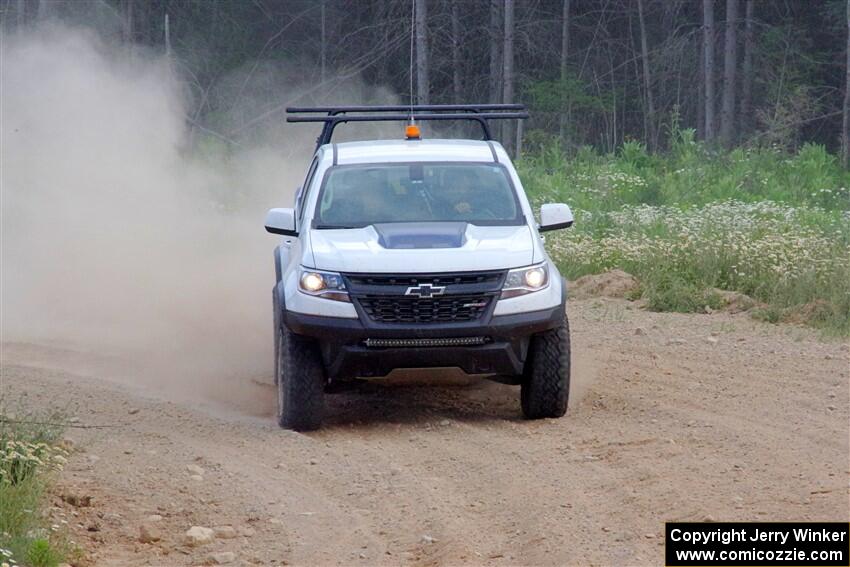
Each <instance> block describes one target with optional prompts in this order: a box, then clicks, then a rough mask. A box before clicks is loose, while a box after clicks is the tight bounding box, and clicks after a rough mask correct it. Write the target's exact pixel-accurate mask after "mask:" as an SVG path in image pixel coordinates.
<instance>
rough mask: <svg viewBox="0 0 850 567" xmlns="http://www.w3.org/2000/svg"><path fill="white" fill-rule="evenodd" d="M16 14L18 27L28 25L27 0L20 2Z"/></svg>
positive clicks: (19, 0)
mask: <svg viewBox="0 0 850 567" xmlns="http://www.w3.org/2000/svg"><path fill="white" fill-rule="evenodd" d="M15 12H16V15H17V19H18V27H19V28H22V27H24V26H25V25H26V23H27V0H18V6H17V9H16V10H15Z"/></svg>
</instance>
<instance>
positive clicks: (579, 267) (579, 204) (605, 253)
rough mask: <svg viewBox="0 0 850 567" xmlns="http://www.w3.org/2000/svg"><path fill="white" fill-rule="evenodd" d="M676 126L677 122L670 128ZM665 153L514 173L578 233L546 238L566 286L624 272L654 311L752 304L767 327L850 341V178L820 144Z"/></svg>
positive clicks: (681, 139) (551, 152) (633, 145)
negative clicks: (739, 299) (728, 301)
mask: <svg viewBox="0 0 850 567" xmlns="http://www.w3.org/2000/svg"><path fill="white" fill-rule="evenodd" d="M674 124H675V123H674ZM671 130H672V131H671V146H670V151H669V153H668V154H667V155H663V156H662V155H649V154H647V152H646V150H645V148H644V146H643V145H642V144H640V143H638V142H627V143H626V144H624V145H623V147H622V148H621V149H620V150H619V151H618V152H617V153H616V154H610V155H599V154H597V153H595V152H593V151H592V150H589V149H584V150H582V151H579V152H578V153H577V154H576V155H575V157H573V158H572V159H568V158H567V157H565V156H564V154H563V153H562V152H561V151H560V149H559V148H558V147H557V146H555V145H552V146H547V147H543V148H541V151H539V152H536V153H534V154H530V155H527V156H525V157H524V158H523V160H521V161H520V162H519V163H518V164H517V167H518V169H519V172H520V176H521V177H522V179H523V183H524V185H525V187H526V190H527V192H528V193H529V196H530V198H531V200H532V201H533V203H534V204H535V208H537V206H539V205H540V204H541V203H543V202H547V201H548V202H551V201H562V202H566V203H569V204H570V205H571V206H572V207H573V209H574V212H575V214H576V224H575V226H574V227H573V228H571V229H569V230H567V231H561V232H558V233H554V234H553V235H551V236H547V247H548V249H549V251H550V254H551V255H552V257H553V258H554V259H555V261H556V262H557V263H558V264H559V267H560V268H561V271H562V272H563V273H564V274H565V275H566V276H567V277H569V278H575V277H579V276H582V275H585V274H592V273H599V272H602V271H605V270H609V269H613V268H621V269H623V270H625V271H627V272H629V273H632V274H633V275H635V276H636V277H638V278H639V279H640V281H641V288H642V289H641V293H642V296H643V298H644V299H645V300H646V302H647V306H648V308H650V309H655V310H660V311H682V312H704V311H706V307H708V308H709V309H717V308H718V307H720V306H721V304H722V298H721V297H720V296H719V295H718V293H717V292H716V291H714V290H715V289H719V290H728V291H736V292H740V293H743V294H747V295H748V296H750V297H752V298H753V300H754V301H757V302H759V303H760V304H764V305H765V307H762V308H760V309H759V310H758V311H757V316H759V317H760V318H764V319H765V320H770V321H789V322H797V323H807V324H810V325H813V326H816V327H819V328H822V329H824V330H826V331H827V332H829V333H833V334H839V335H844V336H846V335H850V193H849V192H848V187H850V176H848V173H847V172H846V171H844V170H842V169H841V167H840V166H839V164H838V163H837V160H836V159H835V156H833V155H831V154H830V153H828V152H827V151H826V150H825V149H824V148H823V147H822V146H817V145H813V144H806V145H804V146H803V147H801V148H800V150H799V151H798V152H797V153H795V154H788V153H784V152H781V151H778V150H776V149H772V148H738V149H734V150H732V151H730V152H728V153H716V152H713V151H711V150H709V149H708V148H706V147H704V146H703V145H702V144H700V143H699V142H696V141H695V140H694V132H693V131H692V130H678V129H676V128H675V127H673V128H671Z"/></svg>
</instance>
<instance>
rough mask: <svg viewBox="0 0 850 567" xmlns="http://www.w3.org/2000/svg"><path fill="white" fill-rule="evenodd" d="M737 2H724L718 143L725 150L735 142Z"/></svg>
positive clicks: (730, 0)
mask: <svg viewBox="0 0 850 567" xmlns="http://www.w3.org/2000/svg"><path fill="white" fill-rule="evenodd" d="M737 27H738V0H726V40H725V42H724V44H723V52H724V56H723V108H722V110H721V112H720V141H721V142H722V143H723V145H724V146H726V147H727V148H729V147H731V146H732V144H733V143H734V142H735V87H736V84H737V83H736V80H735V72H736V70H737V68H738V37H737Z"/></svg>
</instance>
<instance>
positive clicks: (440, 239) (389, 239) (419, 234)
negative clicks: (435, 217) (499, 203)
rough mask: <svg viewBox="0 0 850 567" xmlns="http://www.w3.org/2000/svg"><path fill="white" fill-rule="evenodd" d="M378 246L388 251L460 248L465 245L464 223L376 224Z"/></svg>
mask: <svg viewBox="0 0 850 567" xmlns="http://www.w3.org/2000/svg"><path fill="white" fill-rule="evenodd" d="M372 226H373V227H374V228H375V232H377V233H378V244H380V245H381V246H382V247H384V248H388V249H390V250H405V249H406V250H415V249H422V248H460V247H461V246H463V245H464V244H465V243H466V223H465V222H427V223H406V222H403V223H378V224H374V225H372Z"/></svg>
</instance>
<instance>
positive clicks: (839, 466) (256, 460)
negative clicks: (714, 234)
mask: <svg viewBox="0 0 850 567" xmlns="http://www.w3.org/2000/svg"><path fill="white" fill-rule="evenodd" d="M569 310H570V316H571V320H572V326H573V329H574V331H573V345H574V346H573V352H574V362H573V375H574V390H573V397H572V400H571V406H570V410H569V413H568V415H567V417H565V418H563V419H559V420H544V421H537V422H527V421H523V420H522V419H521V418H520V412H519V402H518V396H519V392H518V390H517V388H516V387H511V386H504V385H500V384H495V383H491V382H487V381H479V380H471V379H468V378H459V377H454V378H453V377H446V376H445V375H443V374H441V373H434V372H426V373H418V374H416V375H414V376H406V377H403V378H401V379H398V380H393V381H392V382H391V383H388V384H383V383H382V384H370V385H368V386H365V387H361V388H359V389H358V390H356V391H352V392H345V393H339V394H334V395H332V396H330V397H329V410H328V413H329V417H328V420H327V425H326V427H325V428H324V429H323V430H321V431H319V432H316V433H311V434H298V433H293V432H288V431H282V430H280V429H278V428H277V426H276V425H275V423H274V421H273V412H274V391H273V388H272V387H271V386H270V385H267V384H264V383H263V381H267V380H269V377H268V376H262V377H256V376H246V377H243V378H236V379H234V381H233V383H232V384H230V385H229V386H228V387H221V386H219V387H216V388H212V387H211V388H203V387H202V386H200V385H199V386H198V387H197V388H193V389H192V390H193V391H191V392H186V391H185V389H183V390H180V389H175V388H171V387H170V386H169V385H170V384H176V383H178V382H180V381H181V380H186V381H189V382H190V383H191V379H192V377H188V376H170V377H164V378H163V380H162V381H161V382H160V383H159V384H158V386H157V387H155V388H154V387H151V386H150V385H148V386H141V385H138V384H135V385H134V384H128V383H127V379H126V376H127V372H126V371H123V372H122V370H121V369H120V368H116V367H115V366H116V365H115V364H114V361H112V362H110V361H102V360H99V359H98V357H96V356H93V355H91V354H86V353H80V352H74V351H70V350H61V349H57V348H55V347H54V348H50V347H46V346H39V345H32V344H5V345H3V357H2V358H3V360H2V363H3V367H2V392H3V395H4V396H5V397H6V399H7V400H10V399H15V398H17V397H21V396H23V397H25V399H26V403H27V404H29V405H34V406H37V407H50V406H59V407H62V408H65V409H66V411H67V412H69V415H71V416H73V417H74V418H76V420H75V425H109V426H110V427H106V428H97V429H83V428H72V429H70V430H69V431H68V434H67V435H68V437H70V438H71V439H72V441H73V442H74V445H75V447H76V449H77V450H76V451H75V452H74V454H73V456H72V458H71V460H70V462H69V465H68V467H67V469H66V470H65V471H64V472H63V473H62V475H61V477H60V478H59V481H58V486H57V489H56V493H57V496H56V497H54V505H55V508H54V509H53V510H52V514H53V516H54V518H55V521H56V522H57V523H61V522H62V520H65V521H67V522H68V526H69V530H70V532H71V537H72V539H74V540H75V541H76V542H77V543H78V544H80V545H82V546H83V547H84V548H85V549H87V550H88V552H89V557H88V564H90V565H102V566H143V565H175V566H180V565H204V564H209V563H210V562H211V557H210V556H211V554H213V553H216V552H232V553H233V554H234V556H232V557H227V556H218V557H219V559H223V560H231V559H232V564H234V565H281V564H291V565H336V564H345V565H458V564H480V565H483V564H487V565H590V564H593V565H626V564H628V565H643V564H647V565H648V564H656V565H657V564H661V563H662V561H663V559H662V557H663V555H662V554H663V527H664V526H663V522H664V521H667V520H693V521H704V520H709V521H711V520H715V521H722V520H777V521H781V520H843V521H847V520H848V519H850V512H848V479H850V464H848V455H850V447H848V443H850V441H848V419H849V418H850V411H848V410H849V409H850V408H848V406H849V405H850V391H849V390H848V388H850V386H848V385H849V384H850V370H849V368H850V363H849V360H850V353H848V346H847V345H846V343H842V342H840V341H834V340H833V341H825V340H822V339H819V338H818V337H817V335H816V333H814V332H812V331H808V330H804V329H800V328H796V327H789V326H770V325H765V324H760V323H756V322H754V321H752V320H750V319H749V318H747V316H746V315H735V316H733V315H726V314H714V315H710V316H709V315H675V314H655V313H647V312H644V311H641V310H638V309H635V308H633V306H632V305H630V304H628V303H626V302H623V301H617V300H585V301H577V302H573V303H572V304H571V306H570V307H569ZM198 383H199V384H202V382H198ZM177 391H180V393H179V394H177V393H176V392H177ZM60 495H65V496H66V497H67V496H68V495H76V496H90V497H91V503H90V506H83V507H80V506H72V505H70V504H68V503H67V502H64V501H63V500H62V499H61V498H60ZM68 499H69V500H73V499H72V498H68ZM77 504H79V500H77ZM151 515H158V516H161V519H160V520H159V521H156V522H154V525H155V531H157V532H159V533H158V535H159V536H160V538H161V539H160V540H159V541H155V542H152V543H141V542H140V541H139V526H140V525H141V524H143V523H145V522H146V518H147V517H149V516H151ZM191 526H205V527H211V528H212V527H217V526H231V527H232V528H234V530H233V531H234V532H235V533H231V534H227V535H234V536H235V537H227V538H224V537H218V538H216V539H215V540H214V541H212V542H211V543H207V544H205V545H202V546H199V547H189V546H187V545H186V544H185V543H184V542H183V535H184V533H185V532H186V530H187V529H189V528H190V527H191ZM223 535H225V534H223ZM234 557H235V558H234Z"/></svg>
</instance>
